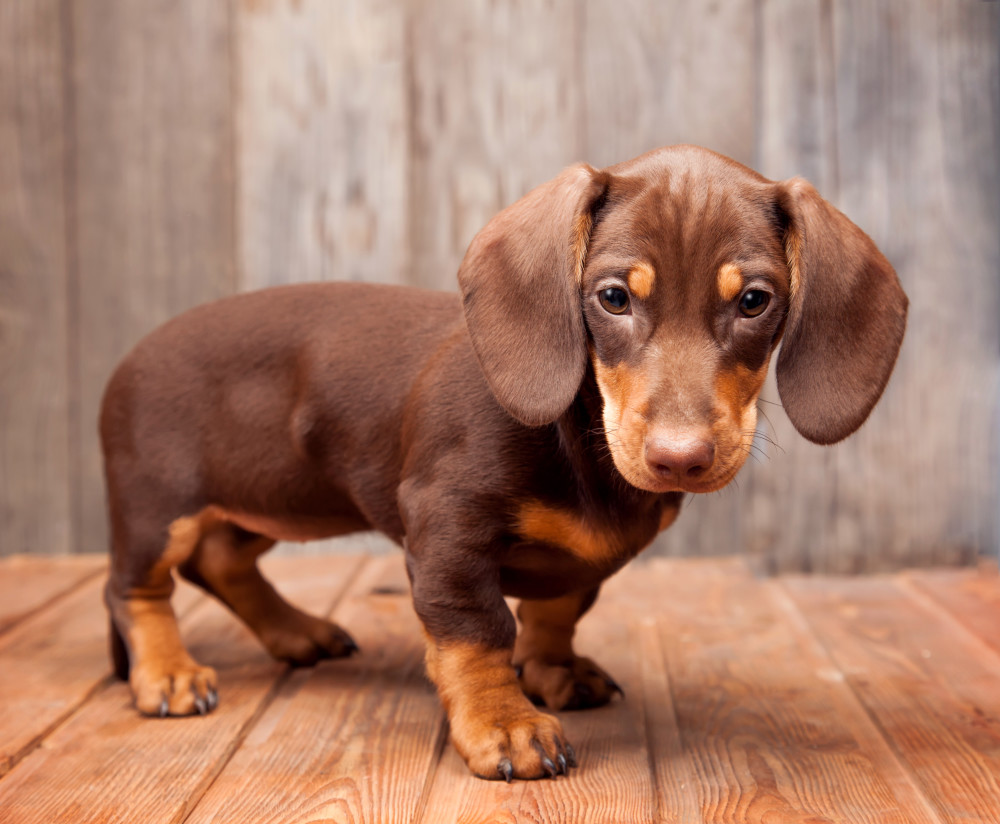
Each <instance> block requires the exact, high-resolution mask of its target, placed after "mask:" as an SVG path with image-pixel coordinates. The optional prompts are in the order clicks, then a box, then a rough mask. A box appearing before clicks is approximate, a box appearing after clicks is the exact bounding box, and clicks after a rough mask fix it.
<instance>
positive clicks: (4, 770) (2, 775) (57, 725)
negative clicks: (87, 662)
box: [0, 672, 118, 780]
mask: <svg viewBox="0 0 1000 824" xmlns="http://www.w3.org/2000/svg"><path fill="white" fill-rule="evenodd" d="M117 680H118V679H117V677H116V676H115V674H114V673H112V672H107V673H105V675H104V676H103V677H102V678H99V679H98V680H96V681H95V682H94V683H93V685H92V686H91V687H90V689H89V690H87V692H86V693H85V694H84V695H83V696H82V697H81V698H80V700H79V701H77V702H76V703H75V704H73V705H72V706H70V707H69V708H67V710H66V712H64V713H63V714H62V715H60V716H59V717H58V718H56V719H55V720H53V722H52V723H51V724H49V726H47V727H46V728H45V729H44V730H42V731H41V732H40V733H39V734H38V735H37V736H35V737H34V738H32V739H31V741H29V742H28V743H27V744H25V745H24V747H22V748H21V749H20V750H18V751H17V752H16V753H12V754H11V755H10V756H9V757H8V758H7V760H6V762H5V763H4V764H0V780H3V779H6V778H7V777H8V776H9V775H10V774H11V772H13V771H14V770H15V769H16V768H17V765H18V764H21V763H23V762H24V760H25V759H26V758H28V757H29V756H30V755H31V754H32V753H33V752H35V750H37V749H38V748H39V747H41V746H42V744H43V743H44V742H45V740H46V739H47V738H51V737H52V736H53V735H55V734H56V733H57V732H58V731H59V730H60V729H62V728H63V727H65V726H66V725H67V724H69V723H70V722H71V721H72V720H73V719H74V718H75V717H76V716H77V715H78V714H79V712H80V711H81V710H82V709H83V708H84V706H86V705H87V704H88V703H89V702H90V701H91V699H92V698H93V697H94V696H95V695H97V694H98V693H99V692H103V691H104V690H106V689H107V688H108V687H110V686H111V685H112V684H114V683H115V682H116V681H117Z"/></svg>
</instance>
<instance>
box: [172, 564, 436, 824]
mask: <svg viewBox="0 0 1000 824" xmlns="http://www.w3.org/2000/svg"><path fill="white" fill-rule="evenodd" d="M334 619H335V620H336V621H337V622H338V623H339V624H341V626H343V627H344V628H345V629H347V630H348V631H349V632H350V633H351V634H352V636H353V637H354V638H355V639H356V640H357V642H358V645H359V646H360V647H361V653H360V654H359V655H357V656H354V657H352V658H351V659H350V660H346V661H335V662H329V663H323V664H321V665H319V666H318V667H316V668H315V669H314V670H311V671H303V672H296V673H295V674H294V675H293V677H292V678H290V679H289V680H288V682H287V683H285V684H284V685H283V686H282V688H281V690H280V691H279V692H278V694H277V695H276V697H275V699H274V701H273V702H272V703H271V704H270V706H269V707H268V709H267V711H266V712H265V713H264V714H263V715H262V716H261V718H260V721H259V723H257V724H256V726H255V727H254V729H253V731H252V732H251V733H250V734H249V735H248V737H247V739H246V740H245V741H244V742H243V744H242V746H241V747H240V750H239V752H237V753H236V755H235V756H234V757H233V759H232V760H231V761H230V762H229V763H228V764H227V765H226V768H225V770H223V772H222V773H221V774H220V775H219V777H218V778H217V779H216V780H215V782H214V783H213V784H212V787H211V788H210V789H209V791H208V792H207V793H206V794H205V796H204V798H202V799H201V801H200V803H199V804H198V806H197V807H196V808H195V809H194V811H193V812H192V814H191V817H190V818H188V819H187V820H188V821H189V822H192V824H193V822H204V821H218V820H220V819H221V818H223V817H225V818H227V819H232V820H242V821H259V822H278V821H281V822H294V821H300V822H307V821H318V820H335V821H344V822H348V821H351V822H355V821H394V820H400V821H402V820H406V819H404V817H403V816H402V811H404V810H412V809H414V808H415V807H416V805H417V801H418V799H419V797H420V793H421V790H422V788H423V782H424V777H425V776H426V774H427V772H428V770H429V769H430V767H431V765H432V763H433V760H434V759H435V758H436V756H437V750H436V746H435V744H436V741H437V739H438V737H439V735H440V733H441V725H442V713H441V708H440V705H439V703H438V701H437V696H436V695H435V694H434V690H433V688H432V687H431V685H430V684H429V682H428V681H427V680H426V679H425V678H424V676H423V643H422V641H421V639H420V633H419V630H418V622H417V618H416V615H414V613H413V608H412V606H411V605H410V601H409V583H408V581H407V580H406V574H405V572H404V570H403V567H402V563H401V559H400V557H399V556H391V557H384V558H378V559H373V560H371V561H369V563H368V565H367V566H366V567H365V568H364V570H362V572H361V574H360V575H359V576H358V577H357V578H356V580H355V581H354V584H353V586H352V587H351V591H350V592H349V593H348V594H347V596H346V597H345V598H344V599H343V601H342V602H341V603H340V605H339V607H338V609H337V610H336V612H335V613H334ZM397 816H398V817H397Z"/></svg>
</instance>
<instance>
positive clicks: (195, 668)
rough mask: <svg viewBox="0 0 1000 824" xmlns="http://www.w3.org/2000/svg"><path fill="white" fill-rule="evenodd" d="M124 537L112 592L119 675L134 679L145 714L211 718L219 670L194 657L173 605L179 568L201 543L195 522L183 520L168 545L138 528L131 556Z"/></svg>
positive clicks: (157, 532)
mask: <svg viewBox="0 0 1000 824" xmlns="http://www.w3.org/2000/svg"><path fill="white" fill-rule="evenodd" d="M124 532H125V530H124V529H121V528H119V529H118V530H117V534H116V536H115V543H116V548H115V553H114V563H113V564H112V567H111V574H110V577H109V579H108V585H107V587H106V588H105V601H106V602H107V605H108V610H109V612H110V614H111V652H112V658H113V661H114V665H115V671H116V672H117V673H118V674H119V675H121V676H123V677H126V676H127V677H128V680H129V686H130V687H131V689H132V695H133V697H134V698H135V705H136V707H137V708H138V710H139V711H140V712H142V713H143V714H145V715H159V716H165V715H192V714H194V713H195V712H197V713H201V714H205V713H207V712H209V711H210V710H212V709H214V708H215V706H216V704H217V703H218V693H217V692H216V675H215V671H214V670H213V669H212V668H211V667H203V666H201V665H200V664H198V662H197V661H195V660H194V659H193V658H192V657H191V655H190V654H189V653H188V651H187V649H186V648H185V647H184V643H183V642H182V641H181V636H180V630H179V629H178V627H177V618H176V616H175V615H174V611H173V608H172V607H171V605H170V596H171V594H172V593H173V589H174V581H173V577H172V575H171V570H172V569H173V567H174V566H176V565H177V564H178V563H180V562H182V561H183V560H184V559H185V558H186V557H188V556H189V555H190V554H191V553H192V552H193V551H194V547H195V546H196V544H197V539H198V534H197V533H198V530H197V524H196V522H195V519H189V518H182V519H180V520H178V521H175V522H174V523H173V524H172V525H171V527H170V529H169V532H168V536H167V539H166V543H165V546H164V540H163V534H162V531H160V530H156V529H152V528H151V529H148V530H145V531H143V530H142V529H137V528H133V529H132V530H131V531H130V532H129V533H128V534H129V538H130V540H129V546H128V549H129V550H130V551H123V550H124V547H123V546H120V545H117V544H120V543H122V541H123V539H122V534H123V533H124Z"/></svg>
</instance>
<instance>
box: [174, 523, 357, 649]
mask: <svg viewBox="0 0 1000 824" xmlns="http://www.w3.org/2000/svg"><path fill="white" fill-rule="evenodd" d="M274 543H275V542H274V541H273V540H272V539H270V538H267V537H265V536H262V535H258V534H256V533H252V532H247V531H246V530H243V529H241V528H239V527H237V526H234V525H232V524H230V523H227V522H224V521H220V522H217V523H215V524H213V525H211V526H209V527H208V528H207V529H206V530H205V531H204V533H203V535H202V537H201V540H200V541H199V543H198V545H197V547H196V548H195V550H194V552H193V553H191V555H190V557H188V558H187V559H186V560H185V561H184V562H183V563H182V564H181V565H180V568H179V571H180V573H181V574H182V575H183V576H184V577H185V578H187V579H188V580H189V581H191V582H192V583H195V584H197V585H198V586H200V587H202V588H203V589H205V590H206V591H208V592H210V593H211V594H212V595H214V596H215V597H217V598H218V599H219V600H220V601H222V602H223V603H224V604H226V606H228V607H229V608H230V609H231V610H232V611H233V612H234V613H236V615H237V616H238V617H239V618H240V619H241V620H242V621H243V622H244V623H245V624H246V625H247V626H248V627H249V628H250V629H251V630H252V631H253V632H254V633H255V634H256V635H257V637H258V638H260V640H261V643H262V644H263V645H264V647H265V648H266V649H267V651H268V652H270V653H271V655H272V656H274V657H275V658H277V659H278V660H281V661H288V662H289V663H291V664H293V665H295V666H309V665H312V664H315V663H316V662H317V661H319V660H321V659H324V658H340V657H343V656H346V655H350V654H351V653H352V652H355V651H356V650H357V648H358V647H357V645H356V644H355V643H354V640H353V639H352V638H351V636H349V635H348V634H347V633H346V632H344V630H342V629H341V628H340V627H339V626H337V625H336V624H334V623H332V622H330V621H326V620H324V619H322V618H317V617H315V616H312V615H308V614H307V613H305V612H302V611H301V610H299V609H297V608H295V607H293V606H292V605H291V604H289V603H288V602H287V601H286V600H285V599H284V598H282V597H281V595H279V594H278V592H277V591H276V590H275V589H274V587H273V586H272V585H271V584H270V582H268V580H267V579H266V578H264V576H263V575H262V574H261V572H260V569H258V567H257V558H258V557H260V556H261V555H262V554H263V553H265V552H267V550H269V549H270V548H271V547H272V546H274Z"/></svg>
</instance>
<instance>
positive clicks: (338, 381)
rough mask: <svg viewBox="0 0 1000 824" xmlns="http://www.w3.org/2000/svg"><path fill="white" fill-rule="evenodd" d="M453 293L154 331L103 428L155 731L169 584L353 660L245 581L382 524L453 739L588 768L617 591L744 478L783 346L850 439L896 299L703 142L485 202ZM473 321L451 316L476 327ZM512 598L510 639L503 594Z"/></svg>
mask: <svg viewBox="0 0 1000 824" xmlns="http://www.w3.org/2000/svg"><path fill="white" fill-rule="evenodd" d="M459 283H460V286H461V292H462V298H461V300H460V299H459V297H458V296H455V295H450V294H438V293H432V292H424V291H419V290H416V289H406V288H397V287H389V286H363V285H359V284H310V285H302V286H289V287H279V288H276V289H270V290H266V291H263V292H258V293H254V294H246V295H239V296H236V297H231V298H227V299H225V300H221V301H218V302H216V303H213V304H210V305H208V306H202V307H199V308H197V309H194V310H192V311H190V312H188V313H186V314H184V315H182V316H181V317H179V318H177V319H175V320H173V321H171V322H169V323H167V324H166V325H164V326H163V327H161V328H160V329H158V330H156V331H155V332H153V333H152V334H151V335H149V336H148V337H147V338H146V339H145V340H143V341H142V342H141V343H140V344H139V345H138V346H137V347H136V348H135V350H134V351H133V352H132V353H131V354H130V355H129V356H128V357H127V358H126V359H125V361H124V362H123V363H122V364H121V366H120V367H119V368H118V370H117V372H116V373H115V374H114V376H113V377H112V379H111V382H110V384H109V385H108V389H107V393H106V395H105V398H104V407H103V412H102V416H101V435H102V439H103V444H104V453H105V464H106V472H107V483H108V496H109V504H110V517H111V529H112V555H113V560H112V567H111V576H110V580H109V582H108V587H107V603H108V607H109V609H110V612H111V619H112V620H111V626H112V648H113V651H114V657H115V663H116V669H117V671H118V673H119V674H120V675H122V677H126V676H127V677H128V678H129V680H130V683H131V687H132V690H133V692H134V695H135V701H136V705H137V706H138V708H139V710H140V711H141V712H143V713H147V714H151V715H167V714H171V715H184V714H189V713H194V712H200V713H204V712H207V711H209V710H211V709H212V708H213V707H214V706H215V703H216V701H217V694H216V679H215V673H214V672H213V671H212V670H211V669H210V668H209V667H205V666H200V665H199V664H198V663H197V662H196V661H194V660H193V659H192V658H191V657H190V655H189V654H188V653H187V651H186V650H185V648H184V645H183V643H182V641H181V638H180V635H179V634H178V630H177V623H176V620H175V618H174V614H173V611H172V609H171V606H170V595H171V590H172V588H173V580H172V576H171V570H172V569H173V568H174V567H176V568H178V569H179V571H180V573H181V574H182V575H184V576H185V577H186V578H188V579H190V580H192V581H194V582H196V583H198V584H199V585H201V586H202V587H204V588H205V589H206V590H208V591H209V592H210V593H212V594H213V595H215V596H217V597H218V598H219V599H221V600H222V601H223V602H224V603H226V604H227V605H228V606H229V607H230V608H231V609H232V610H233V611H234V612H235V613H236V614H237V615H238V616H239V617H240V618H241V619H242V620H243V621H245V622H246V623H247V625H248V626H249V627H250V628H251V629H252V630H253V631H254V632H255V633H256V634H257V635H258V636H259V637H260V639H261V641H262V642H263V643H264V645H265V646H266V647H267V649H268V650H269V651H270V652H271V653H272V654H273V655H274V656H276V657H278V658H281V659H285V660H288V661H291V662H293V663H296V664H309V663H312V662H315V661H316V660H317V659H320V658H327V657H337V656H343V655H348V654H350V653H351V652H353V651H354V650H355V646H354V643H353V641H352V640H351V638H350V636H348V635H347V633H345V632H344V631H343V630H342V629H340V627H338V626H336V625H334V624H331V623H329V622H328V621H324V620H321V619H318V618H314V617H311V616H308V615H305V614H304V613H302V612H300V611H298V610H297V609H295V608H294V607H292V606H290V605H289V604H288V603H286V602H285V601H284V600H283V599H282V598H281V596H279V595H278V594H277V593H276V592H275V591H274V589H273V588H272V587H271V586H270V584H268V582H267V581H265V580H264V578H263V577H261V574H260V572H259V571H258V569H257V566H256V559H257V557H258V556H259V555H260V554H261V553H263V552H265V551H266V550H267V549H268V548H270V547H271V546H272V545H273V544H274V542H275V541H278V540H295V541H302V540H308V539H311V538H321V537H325V536H330V535H337V534H342V533H346V532H351V531H354V530H365V529H377V530H380V531H381V532H384V533H385V534H386V535H388V536H389V537H391V538H393V539H394V540H395V541H397V542H399V543H400V544H402V545H403V547H404V549H405V552H406V563H407V569H408V571H409V575H410V580H411V583H412V590H413V601H414V605H415V607H416V611H417V614H418V615H419V616H420V619H421V621H422V622H423V625H424V628H425V630H426V640H427V666H428V671H429V673H430V676H431V678H432V679H433V680H434V683H435V684H436V685H437V688H438V691H439V693H440V695H441V699H442V701H443V702H444V705H445V707H446V708H447V712H448V718H449V720H450V722H451V736H452V740H453V742H454V744H455V746H456V747H457V748H458V750H459V752H460V753H461V754H462V755H463V757H464V758H465V760H466V761H467V762H468V764H469V767H470V769H471V770H472V771H473V772H474V773H476V774H477V775H480V776H483V777H485V778H506V779H507V780H510V779H511V778H512V777H514V776H517V777H520V778H537V777H542V776H546V775H550V776H551V775H555V774H557V773H560V772H566V771H567V769H568V767H569V766H572V765H573V763H574V756H573V752H572V749H571V748H570V746H569V744H568V743H567V742H566V740H565V737H564V735H563V732H562V728H561V726H560V724H559V721H558V720H557V719H556V718H555V717H554V716H553V715H551V714H547V713H544V712H540V711H539V710H538V709H536V707H535V705H534V704H533V703H532V701H531V700H529V697H530V698H531V699H534V700H535V701H536V702H539V703H542V704H544V705H545V706H547V707H548V708H549V709H553V710H559V709H565V708H572V707H589V706H596V705H599V704H603V703H606V702H607V701H608V700H610V698H611V697H612V695H613V694H614V692H615V691H616V690H617V685H616V684H615V683H614V681H613V680H612V679H611V678H610V677H609V676H608V675H607V674H606V673H605V672H604V671H603V670H601V668H600V667H599V666H597V665H596V664H595V663H593V662H592V661H590V660H589V659H587V658H582V657H580V656H578V655H577V654H576V652H575V651H574V649H573V645H572V638H573V630H574V625H575V623H576V621H577V620H578V619H579V618H580V616H581V615H582V614H583V613H584V612H586V610H587V609H588V608H589V607H590V605H591V604H592V603H593V602H594V599H595V597H596V596H597V591H598V588H599V587H600V585H601V582H602V581H603V580H604V579H605V578H606V577H607V576H608V575H610V574H611V573H613V572H614V571H615V570H617V569H619V568H620V567H621V566H622V565H623V564H625V563H626V562H627V561H628V560H629V559H630V558H632V557H633V556H635V555H636V553H638V552H639V551H640V550H641V549H642V548H643V547H644V546H646V545H647V544H648V543H649V542H650V541H651V540H652V539H653V537H654V536H655V535H656V533H657V532H658V531H659V530H661V529H664V528H665V527H667V526H669V525H670V523H671V522H672V521H673V520H674V518H675V517H676V515H677V512H678V509H679V507H680V504H681V499H682V497H683V495H684V493H686V492H710V491H713V490H717V489H719V488H720V487H722V486H724V485H725V484H727V483H728V482H729V481H730V480H731V479H732V478H733V476H734V475H735V474H736V472H737V471H738V470H739V468H740V466H741V465H742V464H743V461H744V460H745V459H746V456H747V454H748V452H749V449H750V444H751V441H752V438H753V434H754V427H755V423H756V400H757V395H758V392H759V391H760V388H761V385H762V383H763V381H764V376H765V373H766V371H767V367H768V361H769V359H770V355H771V352H772V351H773V350H774V348H775V346H776V345H777V343H778V341H779V339H782V338H783V339H784V344H783V346H782V349H781V354H780V356H779V358H778V365H777V378H778V388H779V390H780V393H781V397H782V399H783V402H784V406H785V411H786V412H787V413H788V415H789V417H790V418H791V420H792V422H793V423H794V424H795V426H796V427H797V428H798V430H799V431H800V432H801V433H802V434H803V435H804V436H805V437H807V438H809V439H810V440H812V441H816V442H818V443H832V442H834V441H837V440H840V439H841V438H844V437H845V436H847V435H848V434H850V433H851V432H853V431H854V430H855V429H857V427H859V426H860V425H861V424H862V422H863V421H864V420H865V418H866V417H867V416H868V413H869V412H870V411H871V409H872V406H873V405H874V404H875V402H876V401H877V400H878V398H879V396H880V395H881V393H882V390H883V388H884V386H885V384H886V381H887V380H888V378H889V374H890V372H891V371H892V367H893V364H894V362H895V360H896V355H897V352H898V350H899V346H900V342H901V340H902V337H903V329H904V325H905V318H906V306H907V301H906V297H905V295H904V294H903V292H902V289H901V288H900V285H899V282H898V280H897V278H896V275H895V273H894V272H893V269H892V267H891V266H890V265H889V263H888V262H887V261H886V259H885V258H884V257H883V256H882V255H881V254H880V253H879V251H878V250H877V249H876V248H875V246H874V245H873V244H872V242H871V241H870V240H869V238H868V237H867V236H866V235H865V234H864V233H863V232H862V231H861V230H860V229H858V228H857V227H856V226H854V224H852V223H851V222H850V221H848V220H847V218H845V217H844V216H843V215H842V214H841V213H840V212H838V211H837V210H836V209H834V208H832V207H831V206H830V205H829V204H828V203H826V202H825V201H824V200H822V199H821V198H820V196H819V195H818V194H817V193H816V191H815V190H814V189H813V188H812V187H811V186H810V185H809V184H808V183H806V182H805V181H802V180H791V181H786V182H782V183H775V182H772V181H769V180H765V179H764V178H762V177H761V176H760V175H758V174H756V173H754V172H753V171H751V170H749V169H747V168H745V167H743V166H741V165H739V164H737V163H735V162H733V161H731V160H727V159H726V158H723V157H721V156H719V155H716V154H713V153H711V152H708V151H705V150H703V149H698V148H693V147H674V148H668V149H661V150H658V151H655V152H651V153H649V154H646V155H643V156H642V157H639V158H637V159H636V160H633V161H630V162H628V163H623V164H620V165H617V166H612V167H610V168H608V169H605V170H602V171H596V170H594V169H592V168H590V167H588V166H585V165H579V166H574V167H571V168H569V169H567V170H566V171H565V172H563V173H562V174H561V175H559V176H558V177H557V178H556V179H555V180H553V181H551V182H550V183H547V184H545V185H543V186H541V187H539V188H538V189H536V190H534V191H533V192H531V193H530V194H528V195H527V196H526V197H524V198H523V199H521V200H519V201H518V202H517V203H515V204H514V205H513V206H510V207H509V208H507V209H505V210H504V211H502V212H501V213H500V214H499V215H497V216H496V217H495V218H494V219H493V220H492V221H491V222H490V223H489V224H488V225H487V226H486V228H485V229H483V230H482V232H480V233H479V235H478V236H477V237H476V238H475V240H473V242H472V245H471V246H470V248H469V251H468V254H467V255H466V257H465V260H464V261H463V263H462V267H461V270H460V271H459ZM463 308H464V311H463ZM505 595H512V596H517V597H520V598H522V599H523V600H522V602H521V605H520V608H519V610H518V616H519V618H520V620H521V623H522V627H523V628H522V632H521V634H520V636H519V637H516V638H515V621H514V617H513V615H511V613H510V610H508V608H507V606H506V604H505V602H504V596H505Z"/></svg>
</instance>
